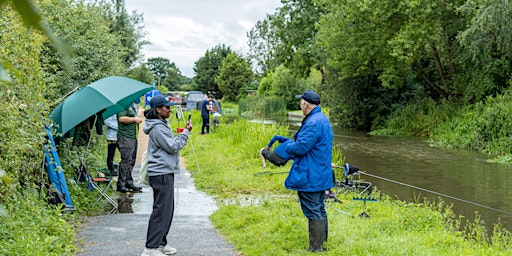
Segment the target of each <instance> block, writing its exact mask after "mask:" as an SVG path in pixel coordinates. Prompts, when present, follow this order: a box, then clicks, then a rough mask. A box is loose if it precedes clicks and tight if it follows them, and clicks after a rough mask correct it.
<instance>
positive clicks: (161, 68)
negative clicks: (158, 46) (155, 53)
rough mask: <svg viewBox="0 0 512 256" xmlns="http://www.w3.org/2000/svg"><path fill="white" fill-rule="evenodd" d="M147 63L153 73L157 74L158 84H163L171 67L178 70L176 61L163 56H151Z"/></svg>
mask: <svg viewBox="0 0 512 256" xmlns="http://www.w3.org/2000/svg"><path fill="white" fill-rule="evenodd" d="M146 63H147V64H146V65H147V67H148V69H149V70H151V72H153V75H155V78H156V79H157V83H158V84H161V83H162V81H163V80H164V79H165V78H166V77H167V75H168V73H167V72H168V70H169V69H174V70H178V67H177V66H176V64H175V63H174V62H171V61H170V60H169V59H167V58H163V57H156V58H149V59H148V60H147V62H146Z"/></svg>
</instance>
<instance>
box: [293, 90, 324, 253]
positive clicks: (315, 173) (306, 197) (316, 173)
mask: <svg viewBox="0 0 512 256" xmlns="http://www.w3.org/2000/svg"><path fill="white" fill-rule="evenodd" d="M297 98H300V108H301V110H302V113H303V114H304V116H305V117H304V120H302V125H301V127H300V128H299V130H298V131H297V132H296V133H295V135H294V136H293V138H294V141H293V142H292V143H290V144H288V146H287V147H286V153H288V154H289V155H290V156H291V157H292V158H293V159H294V162H293V165H292V167H291V169H290V172H289V173H288V177H286V180H285V187H286V188H288V189H291V190H296V191H297V194H298V197H299V201H300V205H301V208H302V212H303V213H304V215H305V216H306V217H307V218H308V224H309V247H308V248H307V250H308V251H312V252H321V251H323V247H322V245H323V243H324V242H325V241H327V235H328V222H327V212H326V211H325V205H324V198H325V191H326V190H329V189H330V188H332V186H333V176H332V169H331V162H332V142H333V138H334V134H333V131H332V126H331V123H330V121H329V119H328V118H327V117H326V116H325V115H324V114H323V113H322V109H321V107H320V96H319V95H318V94H317V93H316V92H314V91H312V90H307V91H305V92H304V93H303V94H302V95H298V96H297Z"/></svg>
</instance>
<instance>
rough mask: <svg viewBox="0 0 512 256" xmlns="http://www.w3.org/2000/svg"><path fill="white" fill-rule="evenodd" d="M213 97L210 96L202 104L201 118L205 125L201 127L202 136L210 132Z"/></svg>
mask: <svg viewBox="0 0 512 256" xmlns="http://www.w3.org/2000/svg"><path fill="white" fill-rule="evenodd" d="M212 105H213V96H212V95H211V94H210V95H208V99H206V100H203V102H202V103H201V118H202V119H203V125H202V126H201V134H205V130H206V134H208V133H209V132H210V113H211V112H212Z"/></svg>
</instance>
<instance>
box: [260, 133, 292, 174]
mask: <svg viewBox="0 0 512 256" xmlns="http://www.w3.org/2000/svg"><path fill="white" fill-rule="evenodd" d="M276 141H279V143H280V144H279V146H277V147H276V148H275V149H274V151H272V150H271V149H270V148H271V147H272V145H273V144H274V142H276ZM291 142H293V141H292V140H291V139H290V138H288V137H284V136H280V135H274V137H272V139H270V141H269V142H268V144H267V147H266V148H262V149H260V158H261V162H262V163H263V168H266V167H267V163H266V162H267V161H266V159H268V160H269V161H270V162H271V163H273V164H274V165H276V166H279V167H281V166H283V165H285V164H286V163H288V160H290V159H291V157H290V155H289V154H288V153H286V147H287V146H288V144H289V143H291Z"/></svg>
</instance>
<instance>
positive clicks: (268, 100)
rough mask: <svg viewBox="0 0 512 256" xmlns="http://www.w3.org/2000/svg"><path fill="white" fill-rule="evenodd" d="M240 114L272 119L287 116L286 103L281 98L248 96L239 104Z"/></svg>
mask: <svg viewBox="0 0 512 256" xmlns="http://www.w3.org/2000/svg"><path fill="white" fill-rule="evenodd" d="M238 105H239V108H238V109H239V111H240V113H242V114H244V115H245V113H251V115H253V116H259V117H270V116H284V115H286V102H285V101H284V100H283V99H282V98H280V97H275V96H273V97H262V96H248V97H246V98H244V99H242V100H240V101H239V102H238Z"/></svg>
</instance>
